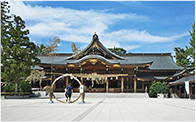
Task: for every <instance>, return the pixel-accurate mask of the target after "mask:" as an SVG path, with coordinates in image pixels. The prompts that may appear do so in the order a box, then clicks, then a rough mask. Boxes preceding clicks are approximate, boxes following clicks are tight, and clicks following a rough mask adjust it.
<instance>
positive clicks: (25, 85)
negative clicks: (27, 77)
mask: <svg viewBox="0 0 196 122" xmlns="http://www.w3.org/2000/svg"><path fill="white" fill-rule="evenodd" d="M18 90H19V92H31V84H29V82H25V81H20V82H19V83H18Z"/></svg>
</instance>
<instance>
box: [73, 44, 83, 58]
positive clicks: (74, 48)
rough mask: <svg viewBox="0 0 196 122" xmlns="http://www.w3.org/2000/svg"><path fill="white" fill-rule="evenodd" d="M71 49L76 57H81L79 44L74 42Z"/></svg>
mask: <svg viewBox="0 0 196 122" xmlns="http://www.w3.org/2000/svg"><path fill="white" fill-rule="evenodd" d="M71 49H72V52H73V55H74V57H75V58H76V59H78V58H79V57H80V51H81V50H80V47H79V46H78V47H77V46H76V44H75V43H74V42H73V43H72V44H71Z"/></svg>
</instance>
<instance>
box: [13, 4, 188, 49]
mask: <svg viewBox="0 0 196 122" xmlns="http://www.w3.org/2000/svg"><path fill="white" fill-rule="evenodd" d="M10 4H11V13H13V14H16V15H19V16H21V17H22V18H23V19H24V20H25V21H29V22H32V23H30V24H29V25H27V27H28V29H29V30H30V34H31V36H38V37H54V36H58V37H59V38H60V39H61V40H64V41H71V42H80V43H89V42H90V41H91V37H92V35H93V33H94V32H97V34H98V35H99V36H100V40H101V41H102V42H103V44H104V45H105V46H106V47H113V46H114V45H115V46H118V47H120V46H122V45H121V42H146V43H155V42H168V41H175V40H176V39H179V38H181V37H183V36H186V35H188V34H183V35H175V36H171V37H160V36H155V35H152V34H150V33H148V32H146V31H145V30H144V31H138V30H132V29H122V30H118V31H111V30H110V25H114V24H117V22H118V21H124V20H129V21H140V20H142V21H146V20H149V18H148V17H146V16H143V15H137V14H135V13H132V14H113V13H109V10H102V11H95V10H86V11H84V10H75V9H68V8H62V7H58V8H52V7H42V6H34V7H32V6H30V5H25V4H24V3H23V2H21V1H10ZM109 30H110V31H111V32H109ZM139 47H141V45H135V46H125V48H126V49H127V50H131V49H135V48H139Z"/></svg>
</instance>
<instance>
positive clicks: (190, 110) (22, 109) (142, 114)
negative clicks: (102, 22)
mask: <svg viewBox="0 0 196 122" xmlns="http://www.w3.org/2000/svg"><path fill="white" fill-rule="evenodd" d="M55 96H56V97H57V98H58V99H60V100H65V98H64V93H55ZM77 96H78V93H73V96H72V99H75V98H76V97H77ZM48 101H49V97H48V96H42V97H34V98H30V99H3V98H2V99H1V121H195V100H194V99H191V100H188V99H180V98H164V99H158V98H149V97H148V94H145V93H86V97H85V104H80V102H81V98H80V99H79V100H78V101H76V102H75V103H60V102H58V101H56V100H55V99H53V101H54V103H53V104H49V103H48Z"/></svg>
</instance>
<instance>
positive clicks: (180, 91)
mask: <svg viewBox="0 0 196 122" xmlns="http://www.w3.org/2000/svg"><path fill="white" fill-rule="evenodd" d="M181 88H182V86H180V90H179V98H181Z"/></svg>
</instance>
